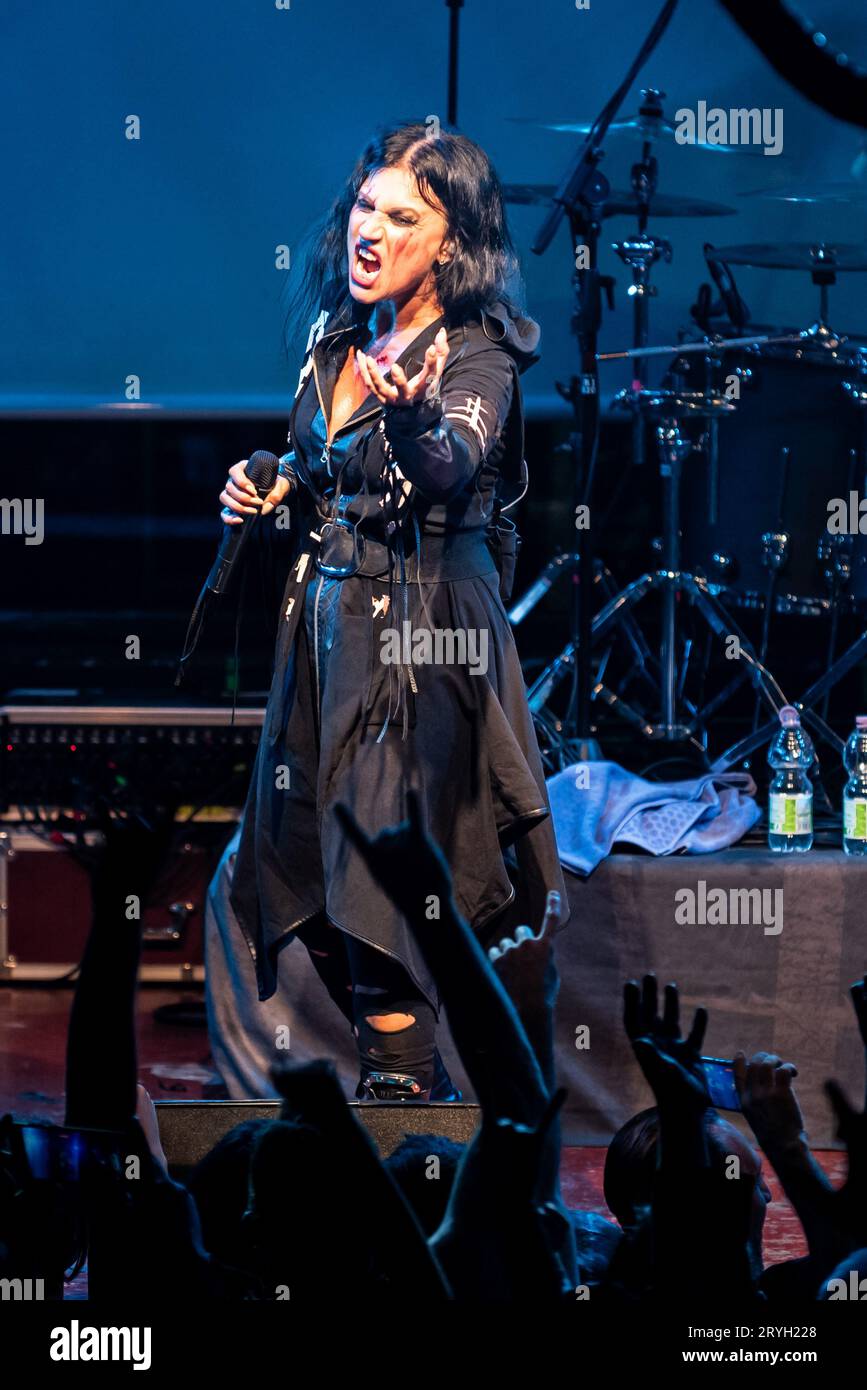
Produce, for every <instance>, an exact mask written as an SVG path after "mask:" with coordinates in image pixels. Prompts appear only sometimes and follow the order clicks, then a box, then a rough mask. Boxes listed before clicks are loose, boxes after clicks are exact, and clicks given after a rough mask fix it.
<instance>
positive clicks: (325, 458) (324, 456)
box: [313, 348, 382, 477]
mask: <svg viewBox="0 0 867 1390" xmlns="http://www.w3.org/2000/svg"><path fill="white" fill-rule="evenodd" d="M313 384H314V386H315V387H316V398H317V400H318V401H319V409H320V410H321V411H322V419H323V420H325V428H326V430H327V429H328V421H327V420H326V419H325V402H324V401H323V399H322V392H321V390H320V389H319V373H318V372H317V370H316V349H315V348H314V350H313ZM381 409H382V406H381V405H377V406H376V407H375V409H373V410H369V411H368V412H367V414H366V415H360V416H359V417H358V419H355V418H354V417H353V418H352V419H351V420H347V421H346V424H345V425H341V426H340V429H339V430H337V431H336V433H335V434H333V435H332V436H331V439H330V440H326V443H325V447H324V449H323V450H322V453H321V455H320V459H319V461H320V463H324V464H325V466H326V467H327V469H328V476H329V477H333V474H332V472H331V450H332V447H333V445H334V441H335V440H336V439H337V438H338V437H339V436H340V435H341V434H343V432H344V430H348V429H353V430H357V429H358V426H359V425H363V424H366V423H367V421H368V420H372V419H373V418H374V416H375V415H377V414H378V413H379V411H380V410H381Z"/></svg>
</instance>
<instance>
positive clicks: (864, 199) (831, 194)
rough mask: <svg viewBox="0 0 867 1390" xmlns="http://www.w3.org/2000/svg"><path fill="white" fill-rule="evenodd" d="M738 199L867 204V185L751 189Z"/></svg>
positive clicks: (789, 185) (842, 184)
mask: <svg viewBox="0 0 867 1390" xmlns="http://www.w3.org/2000/svg"><path fill="white" fill-rule="evenodd" d="M738 197H740V198H762V199H764V200H767V201H773V202H780V203H867V183H853V182H851V181H850V182H840V183H789V184H783V185H781V186H780V187H779V188H751V189H750V190H749V192H747V193H740V194H738Z"/></svg>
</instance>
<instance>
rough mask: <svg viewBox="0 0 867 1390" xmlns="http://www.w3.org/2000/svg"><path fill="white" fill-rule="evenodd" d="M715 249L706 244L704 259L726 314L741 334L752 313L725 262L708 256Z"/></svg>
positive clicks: (707, 242)
mask: <svg viewBox="0 0 867 1390" xmlns="http://www.w3.org/2000/svg"><path fill="white" fill-rule="evenodd" d="M714 249H715V248H714V247H713V246H712V245H711V244H710V242H709V241H706V242H705V245H704V258H705V260H706V261H707V268H708V270H709V271H710V273H711V275H712V277H713V282H714V284H715V285H716V287H717V289H718V290H719V292H720V295H721V296H722V302H723V304H724V305H725V309H726V313H727V314H728V316H729V318H730V319H731V321H732V323H733V324H734V326H735V328H736V329H737V330H738V331H739V332H742V331H743V329H744V328H745V327H746V325H747V323H748V322H749V317H750V311H749V309H748V308H747V306H746V304H745V303H744V301H743V300H742V299H741V297H740V295H739V294H738V288H737V285H736V284H735V282H734V276H733V275H732V273H731V271H730V270H729V268H728V266H727V265H726V264H725V263H724V262H723V261H718V260H716V259H715V258H714V257H712V256H709V255H708V252H709V251H713V250H714Z"/></svg>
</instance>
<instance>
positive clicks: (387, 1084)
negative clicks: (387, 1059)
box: [355, 1048, 462, 1104]
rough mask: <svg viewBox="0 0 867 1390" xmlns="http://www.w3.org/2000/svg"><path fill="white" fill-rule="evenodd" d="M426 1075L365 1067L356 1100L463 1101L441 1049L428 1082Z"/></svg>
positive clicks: (356, 1091)
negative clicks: (425, 1080) (425, 1081)
mask: <svg viewBox="0 0 867 1390" xmlns="http://www.w3.org/2000/svg"><path fill="white" fill-rule="evenodd" d="M424 1079H425V1078H424V1077H418V1076H413V1075H412V1074H411V1073H409V1072H405V1071H379V1070H377V1071H373V1070H371V1069H370V1068H369V1067H362V1069H361V1078H360V1080H359V1082H358V1086H357V1087H356V1090H355V1097H356V1100H400V1101H418V1102H420V1103H422V1104H424V1103H426V1102H428V1101H432V1100H435V1101H440V1102H442V1101H459V1100H461V1099H462V1097H461V1093H460V1091H459V1090H458V1089H457V1087H456V1086H455V1084H454V1082H453V1081H452V1079H451V1077H450V1076H449V1074H448V1072H447V1071H446V1069H445V1065H444V1063H443V1059H442V1057H441V1056H440V1054H439V1049H438V1048H437V1050H436V1051H435V1053H434V1068H433V1077H432V1078H431V1080H430V1084H429V1085H428V1086H425V1085H424V1084H423V1083H424Z"/></svg>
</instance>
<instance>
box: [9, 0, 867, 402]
mask: <svg viewBox="0 0 867 1390" xmlns="http://www.w3.org/2000/svg"><path fill="white" fill-rule="evenodd" d="M757 3H758V0H757ZM658 8H659V3H658V0H591V3H590V8H589V9H588V10H578V9H576V7H575V4H574V0H534V3H532V4H519V3H501V0H466V4H465V6H464V9H463V11H462V17H461V31H462V52H461V59H462V61H461V84H460V112H459V121H460V125H461V127H462V128H463V129H464V130H465V131H466V132H467V133H468V134H470V135H472V136H473V137H475V138H476V139H478V140H479V141H480V142H481V143H482V144H483V145H484V146H485V147H486V148H487V149H488V150H489V152H490V153H491V155H492V156H493V158H494V160H495V162H496V164H497V167H498V169H499V172H500V174H501V177H502V178H503V179H504V180H506V181H520V180H523V181H530V180H537V181H549V182H550V181H553V180H555V179H556V178H557V176H558V175H559V173H560V171H561V169H562V168H563V166H564V163H565V161H566V159H567V158H568V155H569V152H570V149H571V148H572V142H573V140H574V137H569V136H566V135H557V134H552V133H548V132H545V131H540V130H535V129H533V128H531V127H529V126H526V125H520V124H512V123H511V122H510V121H509V119H508V118H509V117H522V116H524V117H526V116H528V115H533V114H542V115H546V116H552V117H564V116H579V117H592V116H593V115H594V114H595V113H596V111H597V109H598V108H599V107H600V105H601V104H602V102H603V101H604V99H605V98H606V97H607V96H608V95H609V93H610V92H611V91H612V89H613V87H614V86H615V84H616V82H617V81H618V80H619V78H620V77H621V75H622V74H623V72H624V71H625V68H626V65H627V62H628V60H629V58H630V57H631V56H632V54H633V52H634V51H635V49H636V47H637V44H638V41H639V39H640V37H641V36H643V34H644V33H645V32H646V30H647V29H648V28H649V26H650V24H651V22H652V19H653V17H654V15H655V14H656V12H657V10H658ZM811 13H812V15H813V17H814V18H815V19H816V20H818V21H819V22H820V23H822V24H823V25H824V26H825V27H826V29H827V33H828V35H829V37H830V38H831V39H832V40H833V41H834V42H835V43H836V44H837V45H838V46H842V47H843V48H848V50H849V51H850V52H851V53H852V54H853V56H856V57H859V58H861V59H862V60H864V61H867V7H865V6H864V5H863V4H862V5H857V6H856V5H852V3H851V0H811ZM447 21H448V12H447V10H446V7H445V4H444V3H440V0H423V3H419V2H418V0H416V2H415V3H408V0H376V3H375V4H372V5H360V4H358V3H356V0H291V8H289V9H287V10H281V9H277V7H276V5H275V3H274V0H200V2H199V0H197V2H196V3H194V2H193V0H147V3H138V4H136V3H123V4H119V3H118V0H80V3H76V4H69V3H62V2H61V0H40V3H38V4H31V5H29V6H25V5H17V6H9V5H7V6H5V7H4V10H3V13H2V15H0V91H2V93H3V98H2V101H3V107H4V119H3V131H2V171H3V184H4V193H5V197H4V199H3V204H4V206H3V214H2V217H0V277H2V278H0V313H2V322H3V331H2V334H0V408H2V409H7V410H8V409H10V408H13V409H15V408H17V409H21V408H22V407H26V406H36V407H37V408H43V407H54V408H63V407H81V406H85V405H89V404H93V403H95V402H101V401H122V400H123V399H124V389H125V380H126V378H127V376H129V375H130V374H135V375H136V376H138V377H139V378H140V380H141V394H142V400H143V401H145V402H155V403H161V404H162V405H179V406H189V407H191V408H196V409H201V408H204V407H214V406H217V407H222V408H226V409H236V408H271V409H274V407H275V406H276V407H278V408H280V409H282V408H283V404H284V402H286V401H287V400H288V398H289V396H290V395H291V392H292V390H293V389H294V382H295V378H296V373H297V367H296V366H295V365H294V364H293V365H292V366H289V365H287V364H286V363H285V362H284V361H283V360H282V358H281V352H280V338H281V327H282V317H283V314H282V308H281V291H282V290H283V286H284V279H285V276H286V272H285V271H283V270H278V269H276V268H275V247H276V246H277V245H278V244H288V246H289V247H290V248H291V250H292V251H293V252H295V253H296V256H297V251H298V248H299V244H300V241H301V238H302V235H303V233H304V231H305V228H307V227H308V225H309V224H310V222H311V221H312V220H313V219H314V218H315V217H316V216H317V215H318V214H319V212H320V211H321V210H322V208H323V207H324V205H325V204H326V203H327V201H328V200H329V198H330V197H331V195H332V193H333V191H334V189H335V187H336V186H337V184H338V183H339V181H340V180H341V179H342V178H343V177H344V176H345V173H346V171H347V169H348V167H349V165H350V163H351V161H352V160H353V158H354V156H355V154H356V153H357V151H358V148H359V146H360V145H361V144H362V142H363V140H364V138H365V136H366V133H367V132H368V131H369V129H370V128H371V127H372V126H373V125H375V124H376V123H377V122H380V121H382V120H385V119H390V118H393V117H402V116H408V115H411V116H416V117H421V118H424V117H426V116H428V115H430V114H438V115H439V116H440V117H441V118H444V117H445V91H446V39H447ZM643 81H646V82H653V83H654V84H655V85H658V86H661V87H663V88H664V89H665V90H666V91H667V93H668V106H669V110H670V112H674V110H675V109H676V108H677V107H680V106H695V104H696V103H697V102H698V101H699V100H702V99H704V100H706V101H707V102H708V103H709V104H711V105H718V106H722V107H724V108H729V107H731V106H759V107H765V106H768V107H782V108H783V111H784V140H785V143H784V152H783V154H782V155H781V156H780V157H778V158H769V157H763V156H762V155H746V154H744V155H738V156H735V157H731V158H728V157H725V156H722V155H719V154H705V153H703V152H701V151H698V150H695V149H690V148H688V147H674V146H671V147H668V148H664V147H663V148H662V149H661V150H660V152H659V153H660V159H661V179H660V187H661V189H662V191H671V192H678V193H682V194H690V193H692V194H695V195H696V196H700V197H705V198H716V199H720V200H722V201H725V202H730V203H732V204H733V205H734V206H736V207H738V208H739V209H740V213H739V216H737V217H730V218H727V219H719V220H716V221H710V220H709V221H706V222H705V221H698V222H667V223H665V224H661V223H660V224H658V225H657V230H658V231H659V232H661V233H663V234H666V235H669V236H671V237H672V238H673V240H674V243H675V255H674V261H673V264H672V265H670V266H665V267H662V268H660V269H659V270H658V272H657V275H656V283H657V284H658V285H659V287H660V291H661V298H660V300H659V301H658V308H657V315H656V322H655V325H654V337H655V338H656V340H657V341H667V340H669V339H670V338H671V336H672V335H673V334H674V333H675V331H676V329H677V327H678V325H679V324H681V323H683V322H685V321H686V319H687V315H688V308H689V305H690V303H692V302H693V299H694V296H695V290H696V287H697V285H698V282H699V280H700V278H702V273H703V261H702V257H701V244H702V242H703V241H704V240H707V239H710V240H715V241H717V242H718V243H725V242H732V241H749V240H773V239H792V240H806V239H812V238H814V237H816V236H833V237H836V238H837V239H838V240H847V241H858V240H861V239H867V227H865V221H867V219H865V215H864V211H863V210H862V209H856V210H855V211H854V212H852V211H851V210H850V209H847V208H845V207H843V208H825V209H816V208H810V207H802V208H795V209H792V208H790V207H789V206H788V205H786V204H783V203H772V202H760V201H756V200H751V199H744V198H742V197H741V196H740V195H741V194H742V193H743V192H745V191H747V190H749V189H756V188H761V187H764V186H768V185H771V184H774V183H783V182H790V181H793V180H797V179H801V178H803V179H809V180H815V179H843V178H846V177H848V175H849V170H850V168H851V166H852V164H853V161H854V160H855V159H856V157H857V155H858V152H859V148H860V144H861V136H860V133H859V132H857V131H855V130H854V129H852V128H850V127H847V126H844V125H841V124H840V123H838V122H836V121H834V120H832V119H831V118H830V117H827V116H823V115H821V114H820V113H818V112H817V111H815V110H814V109H813V108H811V107H809V106H808V105H807V103H806V102H805V101H804V100H803V99H802V98H800V97H799V96H798V95H796V94H795V93H794V92H793V91H792V90H791V89H789V88H788V87H787V86H786V85H785V84H784V83H783V82H781V81H780V80H779V79H778V78H777V77H776V76H775V74H774V73H773V72H772V71H771V70H770V69H769V68H768V67H767V66H766V64H765V63H764V61H763V59H762V58H761V57H760V56H759V55H758V53H757V52H756V51H755V50H754V49H753V48H752V47H751V46H750V45H749V43H748V41H747V40H746V39H745V38H744V37H742V36H741V34H740V32H739V31H738V30H737V29H736V28H735V27H734V26H733V25H732V24H731V22H730V21H729V20H728V18H727V17H726V15H725V14H724V12H723V11H722V9H721V8H720V7H719V5H718V4H717V3H716V0H682V2H681V6H680V10H679V12H678V14H677V15H676V17H675V20H674V23H673V25H672V27H671V29H670V30H669V33H668V34H667V36H666V38H665V39H664V40H663V43H662V45H661V47H660V48H659V50H658V51H657V53H656V55H655V56H654V58H653V59H652V61H651V63H650V64H649V66H648V67H647V69H646V71H645V73H644V76H643ZM637 96H638V94H637V92H636V93H634V95H633V99H630V102H629V107H630V108H633V107H635V105H636V104H637ZM129 115H136V116H138V117H139V118H140V120H141V139H140V140H138V141H130V140H127V139H126V138H125V133H124V131H125V120H126V118H127V117H128V116H129ZM636 152H637V151H636V149H635V147H634V146H633V145H632V144H630V143H628V142H626V141H624V140H623V139H622V138H621V139H619V140H617V141H613V142H612V143H611V144H610V146H609V155H608V159H607V162H606V170H607V172H608V173H609V176H610V177H611V179H612V181H613V182H615V183H618V184H622V183H624V182H626V181H627V180H628V172H629V165H630V163H631V160H632V158H634V157H635V154H636ZM538 222H539V213H538V210H525V209H518V210H515V211H514V212H513V214H512V223H513V230H514V233H515V236H516V240H517V243H518V246H519V249H520V251H521V253H522V259H523V264H524V273H525V279H526V293H527V301H528V305H529V307H530V309H531V311H532V312H533V313H534V315H535V316H536V317H537V318H539V320H540V321H541V323H542V327H543V334H544V336H543V348H544V357H543V361H542V363H541V364H540V365H539V366H538V367H536V368H535V369H534V371H533V372H532V374H531V376H530V377H529V378H528V381H527V388H528V392H529V394H530V396H531V398H532V399H531V405H533V406H535V407H536V408H540V407H543V406H544V404H545V401H544V399H543V398H544V397H545V396H546V395H548V396H549V397H550V394H551V392H552V383H553V380H554V378H555V377H556V376H557V375H560V376H562V375H565V374H566V373H567V372H568V371H569V370H570V369H571V362H572V358H571V344H570V339H569V335H568V314H567V312H566V311H567V309H568V270H569V260H570V248H569V246H568V243H567V236H566V233H565V231H563V232H562V233H561V235H560V237H559V239H558V242H557V244H556V246H555V247H554V248H552V250H551V251H550V252H549V254H548V256H547V257H546V258H544V259H543V260H539V259H537V258H535V257H533V256H531V255H530V253H529V243H530V240H531V239H532V235H533V233H534V231H535V229H536V227H537V225H538ZM608 226H609V228H610V229H611V231H612V233H614V234H616V233H624V232H626V231H628V230H629V226H630V223H629V221H628V220H627V219H618V220H617V221H616V222H613V223H609V224H608ZM611 239H612V238H611V237H609V238H606V240H607V241H610V240H611ZM602 261H603V264H604V267H605V269H607V270H609V271H616V272H618V278H619V295H618V307H617V312H616V315H615V316H614V317H612V318H610V319H608V320H607V322H606V326H605V330H604V335H603V345H605V346H608V347H614V346H619V345H625V344H626V343H628V341H629V333H630V325H629V309H628V302H627V299H626V295H625V286H626V283H627V282H626V276H625V272H624V271H623V269H622V267H620V265H619V263H618V262H617V261H616V260H615V258H614V257H613V255H612V253H611V252H610V250H609V249H608V247H607V245H606V247H605V248H604V252H603V256H602ZM741 280H742V288H743V291H744V294H745V297H746V298H747V299H748V300H749V301H750V304H751V307H752V308H753V310H754V314H755V317H756V318H758V319H761V320H767V321H770V322H777V323H779V322H783V321H788V322H793V323H796V324H799V325H802V324H806V323H808V322H810V320H811V319H812V317H813V316H814V298H813V295H812V293H811V290H810V286H809V282H808V280H807V277H800V276H795V275H791V274H790V275H782V274H778V275H776V276H773V275H771V274H770V273H767V272H758V271H751V270H750V271H744V272H743V273H742V276H741ZM831 318H832V321H833V322H834V323H835V325H836V326H838V327H839V328H841V329H842V330H844V331H858V330H861V331H865V332H867V277H864V276H851V277H850V278H849V279H848V280H847V281H846V282H845V284H844V286H843V288H842V289H840V290H838V291H837V292H836V293H835V294H833V295H832V301H831ZM625 379H626V375H625V373H624V371H623V370H621V369H617V370H614V369H609V370H608V371H607V373H606V377H605V384H606V386H611V387H614V386H619V385H621V384H622V383H623V381H624V380H625Z"/></svg>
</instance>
